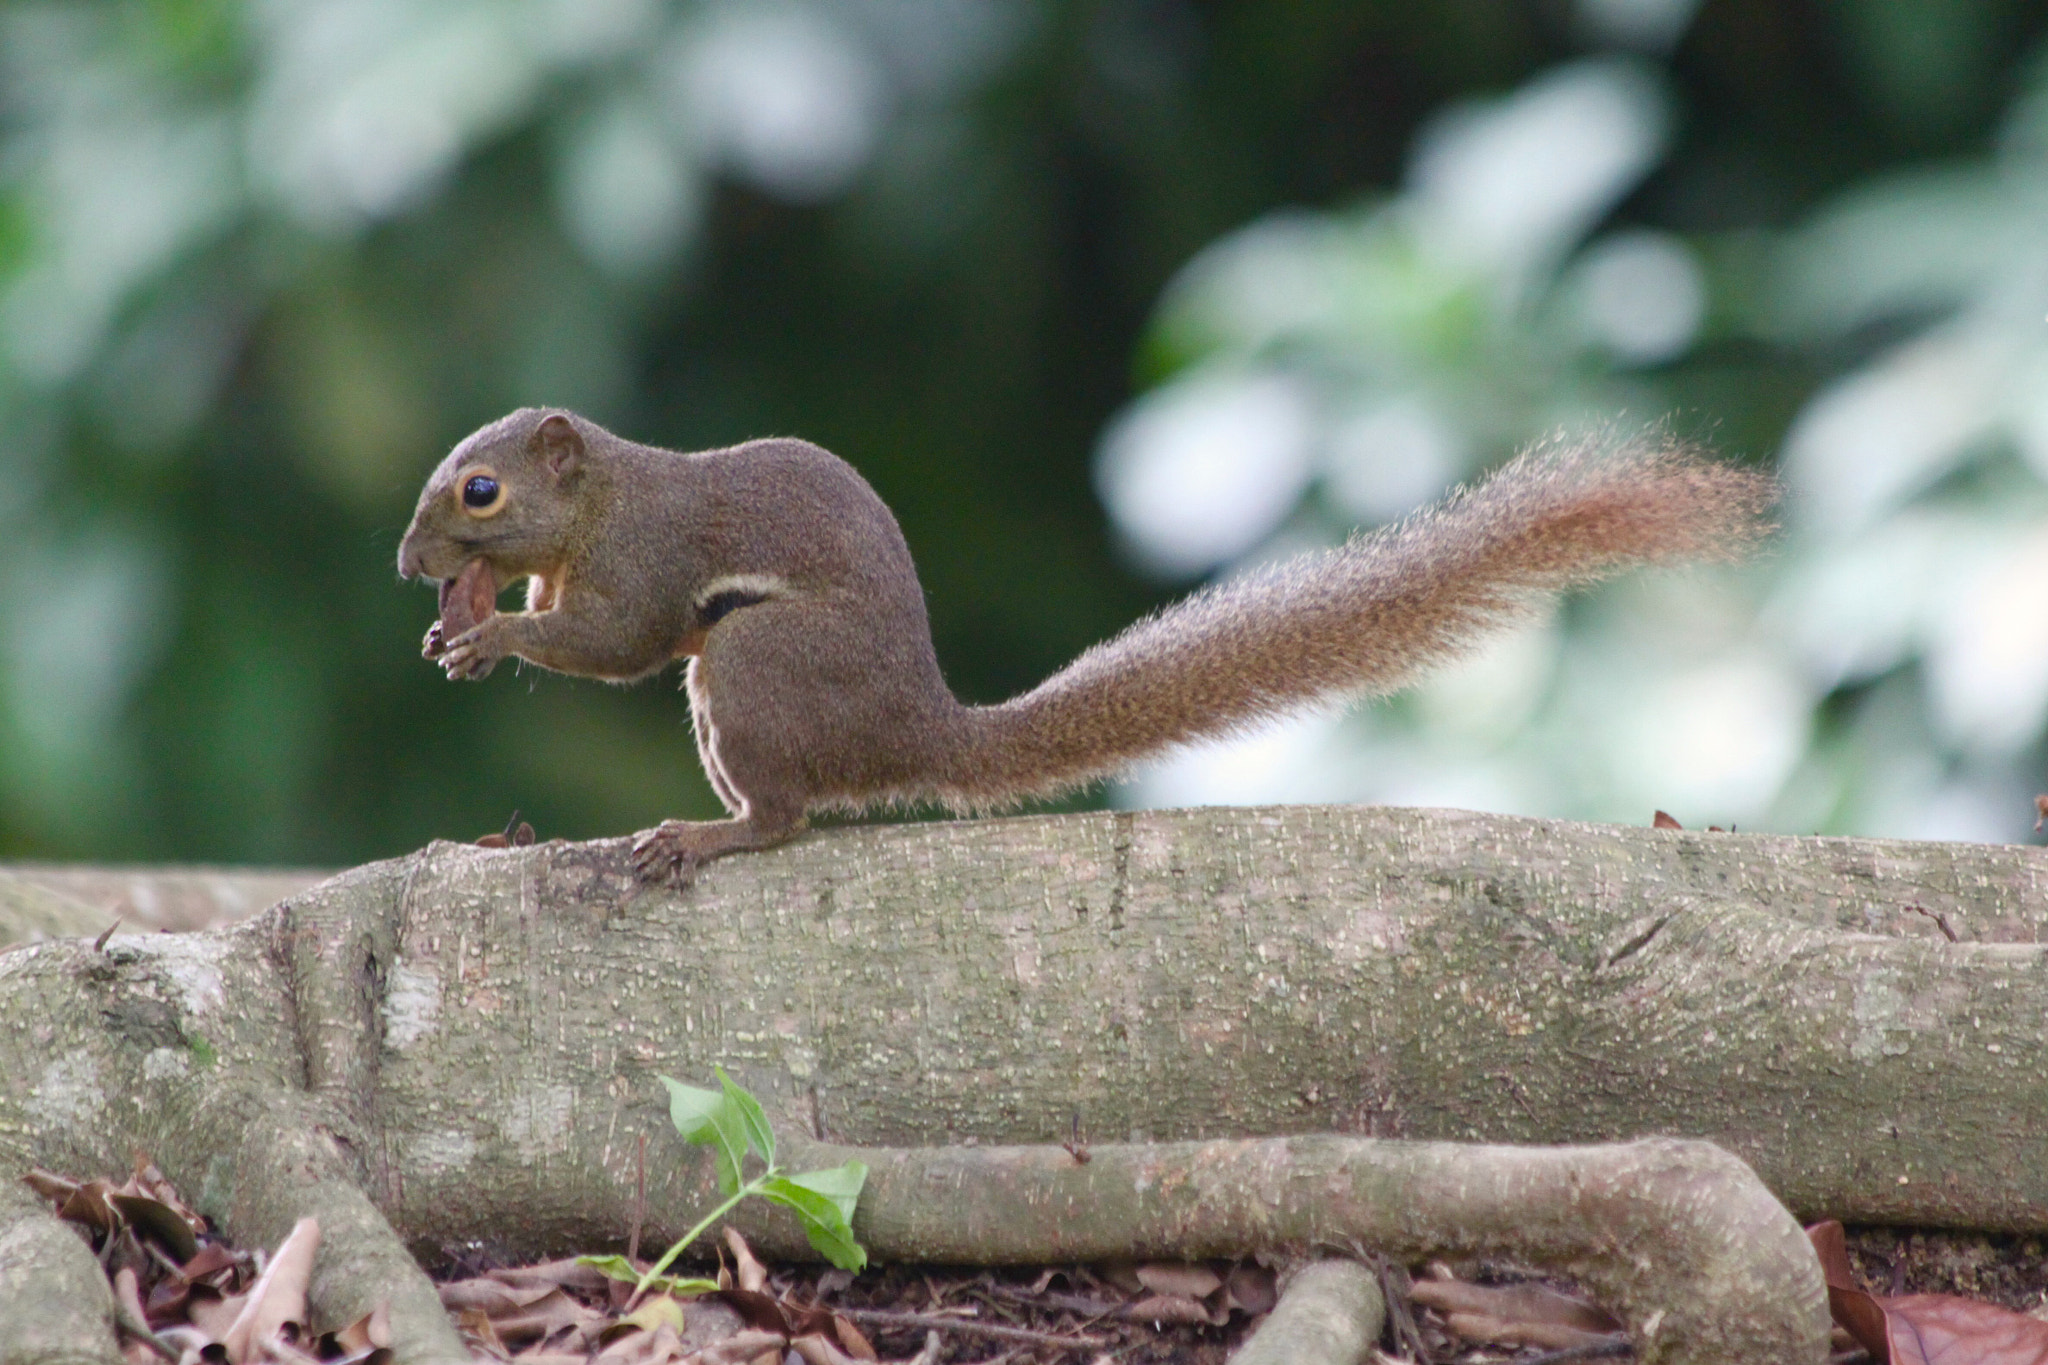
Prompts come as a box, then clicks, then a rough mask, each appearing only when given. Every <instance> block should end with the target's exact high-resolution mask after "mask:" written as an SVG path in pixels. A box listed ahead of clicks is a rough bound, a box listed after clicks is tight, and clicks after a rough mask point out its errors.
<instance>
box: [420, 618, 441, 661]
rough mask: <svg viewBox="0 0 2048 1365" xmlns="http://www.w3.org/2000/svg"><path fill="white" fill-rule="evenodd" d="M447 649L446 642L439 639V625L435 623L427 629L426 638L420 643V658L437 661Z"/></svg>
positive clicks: (437, 622)
mask: <svg viewBox="0 0 2048 1365" xmlns="http://www.w3.org/2000/svg"><path fill="white" fill-rule="evenodd" d="M447 648H448V642H447V641H446V640H444V639H442V638H441V623H440V622H439V621H436V622H434V624H433V625H431V626H428V627H427V638H426V639H424V640H422V641H420V657H421V658H422V659H438V658H440V657H441V655H442V653H443V652H444V651H445V650H446V649H447Z"/></svg>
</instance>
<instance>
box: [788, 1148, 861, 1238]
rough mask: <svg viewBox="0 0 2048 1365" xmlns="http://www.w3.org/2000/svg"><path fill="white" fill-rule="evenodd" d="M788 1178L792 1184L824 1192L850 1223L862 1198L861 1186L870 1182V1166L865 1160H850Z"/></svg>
mask: <svg viewBox="0 0 2048 1365" xmlns="http://www.w3.org/2000/svg"><path fill="white" fill-rule="evenodd" d="M788 1179H789V1183H790V1184H792V1185H798V1186H801V1187H802V1188H804V1189H807V1190H810V1191H811V1192H812V1193H814V1194H822V1195H824V1196H825V1197H826V1198H827V1199H829V1200H831V1201H832V1202H833V1203H834V1204H837V1205H838V1206H839V1216H840V1217H842V1218H844V1219H845V1220H846V1221H847V1222H848V1223H849V1224H850V1223H852V1222H853V1206H854V1203H855V1201H857V1200H858V1199H859V1198H860V1192H861V1188H862V1187H863V1186H864V1185H866V1184H867V1183H868V1168H867V1164H866V1163H865V1162H860V1161H849V1162H847V1163H846V1164H845V1165H844V1166H834V1167H833V1168H832V1169H831V1170H829V1171H805V1172H804V1173H803V1174H801V1175H793V1176H790V1177H788Z"/></svg>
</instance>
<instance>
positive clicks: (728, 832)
mask: <svg viewBox="0 0 2048 1365" xmlns="http://www.w3.org/2000/svg"><path fill="white" fill-rule="evenodd" d="M803 827H804V821H803V820H802V819H801V818H798V819H795V820H779V821H770V820H766V819H764V818H762V817H760V816H746V817H742V818H741V819H737V820H664V821H662V822H661V823H660V824H659V825H657V826H655V827H654V828H653V829H650V830H647V831H645V832H644V833H642V834H641V835H640V836H639V837H638V838H637V839H635V840H634V841H633V872H634V874H635V875H636V876H638V877H639V878H640V880H641V881H644V882H659V883H663V884H665V885H668V886H673V887H676V888H677V889H681V888H683V887H686V886H688V885H689V884H690V883H691V882H693V881H695V880H696V877H697V869H698V868H700V867H702V866H703V865H704V864H706V863H708V862H710V861H711V860H712V859H713V858H721V857H724V856H725V855H726V854H728V853H738V852H740V851H742V850H744V849H753V848H769V847H772V846H773V845H775V844H779V843H782V842H784V841H785V840H787V839H791V838H794V837H795V836H796V835H797V833H798V832H800V831H801V830H802V829H803Z"/></svg>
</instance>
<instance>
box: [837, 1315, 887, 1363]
mask: <svg viewBox="0 0 2048 1365" xmlns="http://www.w3.org/2000/svg"><path fill="white" fill-rule="evenodd" d="M832 1335H833V1336H835V1337H838V1338H839V1348H840V1349H841V1350H843V1351H845V1352H846V1353H847V1354H848V1355H850V1356H852V1357H853V1358H854V1359H855V1360H880V1359H881V1356H879V1355H877V1354H876V1353H875V1346H874V1343H873V1342H871V1341H869V1340H868V1339H867V1334H866V1333H864V1332H862V1331H861V1330H860V1328H858V1327H855V1326H854V1325H853V1324H852V1323H851V1322H850V1321H848V1320H847V1319H845V1318H842V1317H840V1316H839V1315H838V1314H837V1313H834V1314H833V1315H832Z"/></svg>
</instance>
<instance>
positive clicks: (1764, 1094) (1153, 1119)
mask: <svg viewBox="0 0 2048 1365" xmlns="http://www.w3.org/2000/svg"><path fill="white" fill-rule="evenodd" d="M625 847H626V846H625V843H624V841H621V840H609V841H603V842H599V843H593V844H583V845H571V844H559V843H554V844H544V845H540V846H537V847H533V848H528V849H513V850H502V851H497V850H481V849H475V848H471V847H468V846H462V845H450V844H436V845H433V846H431V847H429V848H427V849H426V850H423V851H422V852H421V853H419V854H416V855H414V856H412V857H409V858H403V859H399V860H395V861H392V862H387V863H380V864H373V865H370V866H368V867H364V868H361V869H357V870H356V871H354V872H350V873H347V874H344V875H343V876H341V877H339V878H336V879H334V880H332V881H329V882H326V883H324V884H322V885H320V886H318V887H316V888H314V889H312V890H310V891H308V892H305V893H303V894H301V895H298V896H295V897H293V898H292V899H290V900H288V901H286V902H285V903H283V904H282V905H281V906H279V907H277V908H276V909H274V910H273V911H271V912H270V913H268V914H266V915H264V916H261V917H259V918H257V919H255V920H252V921H249V922H247V923H245V924H240V925H236V926H233V927H230V928H226V929H221V930H216V931H213V932H210V933H206V934H198V935H176V936H164V935H129V934H117V935H116V936H115V937H113V938H112V939H111V940H110V941H109V942H108V943H107V944H106V946H105V949H104V950H103V951H100V952H97V953H96V952H94V951H93V950H92V946H91V944H90V943H89V942H79V941H66V942H56V943H41V944H35V945H32V946H28V947H24V948H18V949H15V950H12V951H9V952H6V953H4V954H0V1039H4V1040H5V1041H4V1042H0V1158H4V1160H5V1163H6V1164H7V1165H8V1166H10V1167H12V1168H15V1169H20V1168H24V1167H26V1166H28V1165H30V1164H43V1165H46V1166H52V1167H56V1168H59V1169H64V1170H68V1171H76V1172H80V1173H90V1172H97V1171H117V1170H121V1169H125V1168H126V1166H127V1165H128V1163H129V1161H130V1159H131V1157H130V1153H131V1151H132V1149H134V1148H137V1147H139V1148H142V1149H144V1150H147V1151H148V1152H150V1153H151V1154H152V1155H153V1156H154V1157H155V1158H156V1159H157V1161H158V1163H159V1164H160V1165H161V1166H162V1167H163V1169H164V1171H165V1172H166V1173H167V1174H168V1175H169V1176H170V1177H171V1178H172V1179H173V1180H175V1181H177V1182H178V1183H179V1184H180V1185H181V1186H182V1187H183V1188H184V1189H185V1191H186V1193H187V1196H188V1197H190V1198H194V1199H195V1202H198V1203H199V1204H200V1205H201V1207H202V1208H204V1209H206V1211H208V1212H211V1213H214V1214H216V1215H217V1216H223V1217H226V1218H227V1219H228V1220H229V1221H230V1223H231V1224H239V1226H240V1227H241V1228H244V1229H246V1230H247V1232H248V1234H250V1235H252V1236H253V1238H254V1239H255V1240H269V1239H271V1237H272V1234H273V1233H276V1234H281V1232H282V1231H283V1229H284V1228H287V1227H289V1225H290V1222H291V1219H292V1218H293V1217H295V1216H297V1214H298V1213H299V1212H302V1211H304V1210H303V1208H302V1207H300V1206H301V1205H304V1204H306V1203H307V1201H311V1202H312V1203H320V1202H322V1201H326V1202H327V1203H328V1204H330V1205H333V1206H334V1207H337V1208H339V1209H340V1212H339V1213H338V1214H337V1215H336V1216H338V1217H342V1218H343V1219H344V1220H345V1221H346V1220H356V1221H358V1222H361V1221H362V1220H363V1219H365V1218H372V1219H373V1218H374V1217H375V1211H374V1210H373V1209H371V1207H370V1204H367V1203H363V1204H361V1207H360V1208H358V1207H355V1206H353V1205H349V1203H348V1200H347V1199H345V1198H341V1196H340V1195H339V1194H337V1193H335V1192H336V1191H339V1190H341V1189H343V1188H344V1187H347V1188H353V1186H354V1182H357V1181H359V1182H360V1184H361V1188H362V1189H364V1190H366V1191H367V1192H368V1194H369V1196H370V1200H371V1201H372V1202H373V1203H374V1205H375V1207H376V1209H381V1210H382V1213H383V1215H385V1216H387V1217H388V1218H389V1219H390V1221H391V1223H392V1224H393V1225H395V1227H396V1228H397V1230H398V1232H399V1233H400V1234H401V1235H403V1237H405V1238H406V1239H407V1240H408V1241H409V1242H410V1243H411V1244H412V1246H413V1248H414V1249H415V1250H416V1251H424V1252H427V1253H429V1254H432V1253H433V1252H435V1251H436V1250H437V1249H438V1248H440V1247H442V1246H447V1245H453V1244H455V1243H459V1242H468V1241H470V1240H472V1239H475V1240H481V1241H484V1242H486V1243H487V1244H489V1245H491V1246H492V1247H493V1248H494V1249H496V1250H498V1251H500V1252H502V1253H505V1254H533V1253H540V1252H543V1251H555V1250H560V1249H562V1248H565V1247H577V1248H584V1247H592V1246H596V1245H600V1244H609V1243H615V1242H617V1241H618V1240H620V1239H621V1238H622V1237H623V1235H624V1232H625V1230H626V1228H627V1226H628V1224H629V1221H630V1219H631V1217H632V1207H631V1206H632V1200H633V1189H634V1176H635V1172H634V1165H635V1160H636V1154H637V1151H638V1140H639V1138H640V1136H641V1135H643V1134H645V1135H646V1136H647V1138H648V1148H647V1151H648V1158H647V1165H648V1169H647V1172H646V1176H647V1187H648V1233H647V1240H648V1242H649V1243H650V1244H651V1243H655V1242H659V1241H660V1240H662V1239H663V1238H665V1237H672V1236H673V1235H675V1233H676V1232H677V1231H679V1230H680V1228H681V1227H682V1226H683V1225H684V1224H685V1223H686V1222H687V1221H688V1220H689V1218H690V1216H691V1214H692V1212H693V1211H695V1210H697V1209H701V1208H703V1207H705V1200H704V1198H703V1195H704V1192H705V1189H706V1188H707V1182H708V1179H709V1172H708V1167H707V1166H706V1165H705V1164H704V1163H703V1162H701V1161H699V1160H696V1159H694V1157H693V1156H690V1155H685V1154H684V1153H683V1151H682V1150H681V1148H680V1146H679V1143H678V1141H677V1139H676V1138H675V1135H674V1132H673V1130H672V1129H671V1128H670V1126H669V1124H668V1122H667V1117H666V1113H665V1099H664V1095H663V1091H662V1087H661V1086H660V1084H659V1083H658V1081H657V1080H656V1076H657V1074H662V1073H665V1074H669V1075H674V1076H677V1077H679V1078H682V1079H687V1080H694V1081H697V1082H700V1083H701V1082H702V1081H703V1080H704V1078H705V1077H707V1076H708V1074H709V1071H710V1067H711V1064H712V1063H713V1062H723V1063H725V1064H727V1065H728V1066H729V1067H731V1068H733V1069H734V1070H735V1071H736V1072H738V1073H739V1074H741V1075H742V1076H743V1078H744V1079H746V1080H747V1081H748V1082H749V1083H750V1084H752V1085H754V1086H755V1087H756V1088H757V1089H759V1090H761V1091H763V1092H764V1093H767V1094H770V1095H772V1096H774V1097H775V1098H776V1099H777V1100H778V1101H779V1102H780V1103H781V1104H782V1105H783V1106H785V1107H796V1108H800V1109H801V1111H802V1112H803V1113H804V1114H805V1115H807V1117H808V1119H809V1124H810V1126H811V1128H812V1129H813V1131H814V1132H815V1133H816V1134H818V1135H820V1136H823V1137H827V1138H830V1139H832V1140H835V1141H841V1142H855V1143H867V1144H948V1143H957V1142H962V1141H966V1140H969V1139H972V1140H977V1141H981V1142H1034V1141H1037V1142H1042V1141H1056V1140H1060V1139H1064V1138H1066V1137H1067V1136H1068V1134H1069V1132H1070V1128H1071V1126H1072V1125H1073V1123H1074V1121H1075V1119H1076V1117H1077V1116H1078V1120H1079V1124H1080V1127H1081V1130H1082V1132H1083V1134H1084V1136H1085V1137H1086V1138H1087V1139H1088V1140H1090V1141H1094V1142H1108V1141H1117V1140H1126V1139H1136V1140H1167V1139H1186V1138H1203V1137H1212V1136H1222V1135H1228V1136H1243V1135H1276V1134H1290V1133H1308V1132H1317V1131H1322V1132H1334V1133H1344V1134H1362V1135H1374V1136H1394V1137H1406V1138H1440V1139H1456V1140H1460V1141H1467V1140H1484V1141H1490V1142H1519V1143H1557V1142H1585V1141H1606V1140H1612V1139H1616V1138H1626V1137H1633V1136H1637V1135H1641V1134H1651V1133H1662V1134H1677V1135H1683V1136H1687V1137H1699V1138H1710V1139H1712V1140H1713V1141H1714V1142H1717V1143H1719V1144H1721V1145H1722V1146H1723V1147H1725V1148H1727V1149H1728V1150H1730V1151H1732V1152H1734V1153H1736V1154H1738V1155H1739V1156H1741V1157H1742V1158H1743V1159H1744V1160H1746V1161H1747V1162H1748V1163H1749V1164H1750V1165H1751V1166H1752V1167H1754V1168H1755V1170H1756V1171H1757V1172H1758V1173H1759V1174H1760V1175H1761V1176H1762V1177H1763V1179H1764V1180H1765V1182H1766V1183H1767V1184H1768V1185H1769V1186H1770V1187H1771V1189H1772V1190H1774V1191H1776V1193H1777V1194H1778V1195H1779V1196H1780V1197H1781V1198H1783V1199H1784V1200H1785V1201H1786V1202H1787V1203H1788V1204H1789V1205H1790V1206H1791V1207H1792V1208H1793V1209H1794V1210H1796V1211H1798V1212H1799V1213H1801V1214H1803V1215H1808V1216H1813V1215H1819V1214H1827V1215H1830V1216H1835V1217H1840V1218H1844V1219H1846V1220H1851V1221H1884V1222H1901V1223H1917V1224H1925V1225H1961V1226H1970V1227H1980V1228H1999V1229H2011V1230H2022V1231H2029V1232H2040V1231H2043V1230H2048V1162H2044V1161H2043V1160H2042V1159H2041V1158H2042V1145H2043V1139H2042V1136H2041V1134H2042V1132H2043V1131H2044V1127H2048V1125H2044V1118H2048V1065H2044V1063H2048V1037H2044V1031H2043V1029H2042V1028H2041V1020H2042V1019H2043V1018H2044V1016H2048V971H2044V967H2048V963H2044V961H2043V957H2044V949H2043V948H2042V947H2041V946H2040V940H2041V938H2042V930H2043V925H2044V919H2048V906H2044V898H2043V894H2042V891H2041V886H2040V873H2041V870H2042V868H2043V854H2042V853H2041V852H2040V851H2038V850H2033V849H2027V848H2015V847H1987V846H1977V845H1945V844H1914V843H1902V842H1883V841H1870V840H1847V839H1793V838H1778V837H1772V836H1759V835H1732V834H1713V833H1698V834H1696V833H1689V832H1668V831H1652V830H1645V829H1619V828H1612V827H1601V826H1591V825H1580V824H1565V823H1556V822H1544V821H1532V820H1517V819H1507V818H1501V817H1491V816H1477V815H1469V814H1463V813H1459V812H1450V811H1413V810H1392V809H1380V808H1331V809H1320V808H1318V809H1289V810H1254V811H1240V810H1198V811H1170V812H1155V813H1147V814H1096V815H1075V816H1057V817H1038V818H1029V819H1019V820H998V821H980V822H972V823H965V824H919V825H900V826H887V827H871V828H861V829H847V830H839V831H834V832H830V833H825V834H819V835H815V836H812V837H810V838H807V839H805V840H802V841H800V842H798V843H797V844H794V845H791V846H788V847H786V848H783V849H778V850H775V851H772V852H769V853H765V854H755V855H747V856H743V857H735V858H731V859H727V860H724V861H721V862H718V863H715V864H713V865H712V866H710V867H709V868H707V869H705V871H704V872H703V873H702V874H701V875H700V877H699V880H698V883H697V885H696V886H695V887H693V888H691V889H689V890H687V891H684V892H680V893H677V892H673V891H668V890H663V889H650V888H646V887H642V886H639V885H637V884H635V883H634V881H633V880H632V878H631V876H630V875H629V872H628V868H627V863H626V856H625ZM1923 912H1924V913H1923ZM1937 915H1939V916H1941V917H1943V918H1944V919H1945V921H1946V923H1947V924H1948V925H1949V926H1950V927H1951V928H1952V929H1953V931H1954V932H1955V934H1956V935H1957V936H1958V939H1959V941H1956V942H1950V941H1949V940H1948V939H1947V938H1946V937H1944V936H1943V934H1942V931H1941V927H1940V925H1939V924H1938V923H1937V922H1936V920H1935V918H1934V916H1937ZM263 1115H267V1116H269V1118H268V1119H267V1120H266V1122H268V1123H269V1124H270V1125H271V1126H270V1127H265V1126H263V1124H259V1123H257V1122H256V1118H257V1117H258V1116H263ZM323 1190H324V1191H328V1193H326V1194H321V1193H319V1192H320V1191H323ZM295 1200H296V1201H297V1203H295V1202H294V1201H295ZM336 1200H339V1203H338V1204H336V1203H335V1201H336ZM358 1202H360V1201H358ZM344 1206H346V1207H344ZM365 1226H367V1224H365ZM375 1231H376V1230H375V1229H372V1232H373V1233H374V1232H375ZM365 1235H366V1236H370V1234H365ZM379 1235H382V1234H379ZM375 1240H376V1239H375V1236H370V1241H371V1242H374V1241H375ZM366 1245H368V1243H366ZM881 1254H884V1255H886V1254H887V1253H886V1252H883V1253H881ZM406 1292H407V1293H413V1292H414V1291H413V1290H408V1291H406Z"/></svg>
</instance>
